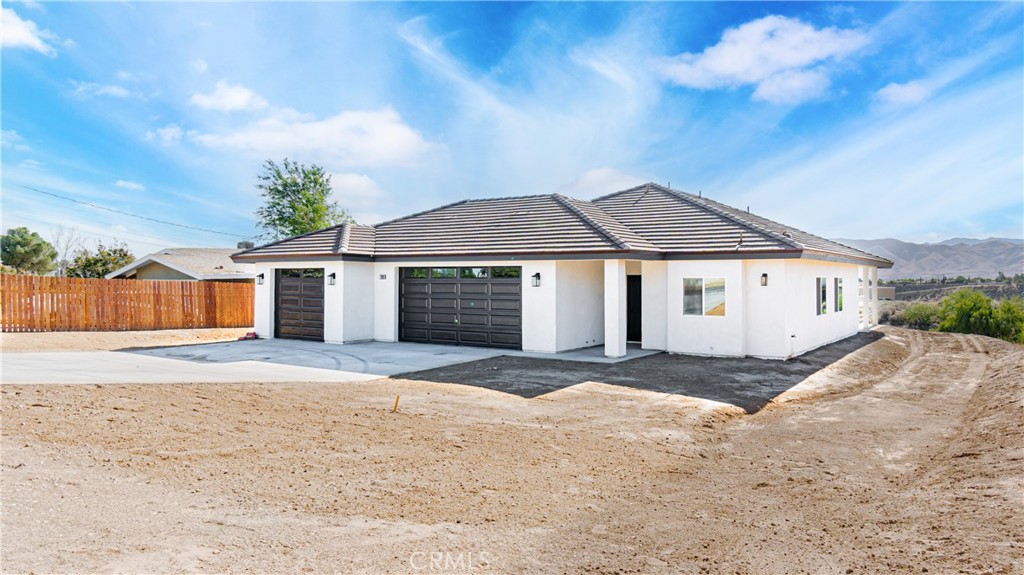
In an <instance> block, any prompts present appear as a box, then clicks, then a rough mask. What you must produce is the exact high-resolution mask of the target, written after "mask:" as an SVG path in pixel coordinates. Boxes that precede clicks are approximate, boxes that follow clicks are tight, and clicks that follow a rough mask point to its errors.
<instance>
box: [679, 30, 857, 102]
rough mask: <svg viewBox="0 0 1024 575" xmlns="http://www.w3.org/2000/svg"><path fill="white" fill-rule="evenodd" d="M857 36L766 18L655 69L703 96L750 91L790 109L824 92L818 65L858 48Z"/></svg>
mask: <svg viewBox="0 0 1024 575" xmlns="http://www.w3.org/2000/svg"><path fill="white" fill-rule="evenodd" d="M867 43H868V36H867V35H866V34H864V33H862V32H860V31H857V30H841V29H838V28H835V27H828V28H815V27H814V26H812V25H810V24H806V23H804V22H802V21H800V20H797V19H793V18H786V17H784V16H766V17H764V18H760V19H758V20H754V21H751V22H747V23H746V24H743V25H741V26H739V27H737V28H729V29H728V30H726V31H725V32H724V33H723V34H722V38H721V40H720V41H719V42H718V43H717V44H715V45H714V46H710V47H708V48H705V49H704V51H703V52H701V53H700V54H693V53H689V52H687V53H684V54H680V55H678V56H675V57H673V58H668V59H665V60H663V61H662V62H661V64H660V71H661V73H662V75H663V76H664V77H665V78H666V79H668V80H669V81H671V82H673V83H675V84H678V85H680V86H686V87H690V88H697V89H702V90H709V89H715V88H736V87H740V86H747V85H753V86H756V89H755V91H754V96H753V97H754V99H758V100H764V101H767V102H771V103H779V104H794V103H799V102H803V101H806V100H811V99H814V98H818V97H820V96H822V95H823V94H824V93H825V91H826V90H827V89H828V86H829V83H830V82H829V78H828V75H827V71H826V70H825V68H824V65H825V64H826V63H828V62H829V61H838V60H842V59H843V58H845V57H847V56H849V55H851V54H852V53H854V52H856V51H857V50H859V49H861V48H863V47H864V46H866V45H867Z"/></svg>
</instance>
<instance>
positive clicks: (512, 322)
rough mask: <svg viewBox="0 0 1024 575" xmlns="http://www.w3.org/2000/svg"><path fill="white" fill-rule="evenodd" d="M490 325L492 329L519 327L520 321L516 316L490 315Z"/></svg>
mask: <svg viewBox="0 0 1024 575" xmlns="http://www.w3.org/2000/svg"><path fill="white" fill-rule="evenodd" d="M491 325H492V326H494V327H520V326H521V325H522V319H521V318H520V317H519V316H516V315H492V316H491Z"/></svg>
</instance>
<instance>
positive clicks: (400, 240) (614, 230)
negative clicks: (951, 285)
mask: <svg viewBox="0 0 1024 575" xmlns="http://www.w3.org/2000/svg"><path fill="white" fill-rule="evenodd" d="M616 253H619V254H632V255H634V257H643V258H647V259H662V258H668V259H675V258H709V259H711V258H714V257H748V256H749V257H755V256H757V257H801V256H807V257H814V258H819V259H828V260H837V261H847V262H855V263H867V264H871V265H877V266H880V267H891V266H892V262H890V261H889V260H886V259H884V258H880V257H878V256H875V255H872V254H869V253H867V252H863V251H860V250H856V249H854V248H851V247H849V246H844V245H842V244H839V243H837V242H833V241H831V240H827V239H825V238H821V237H818V236H815V235H812V234H809V233H807V232H803V231H800V230H797V229H796V228H792V227H789V226H784V225H782V224H779V223H776V222H773V221H771V220H768V219H766V218H762V217H760V216H756V215H753V214H750V213H749V212H745V211H742V210H737V209H735V208H732V207H730V206H727V205H725V204H722V203H719V202H715V201H713V200H709V199H707V198H703V197H700V196H695V195H693V194H688V193H685V192H680V191H677V190H672V189H669V188H666V187H663V186H659V185H657V184H644V185H642V186H637V187H635V188H630V189H628V190H623V191H621V192H616V193H614V194H610V195H607V196H603V197H600V198H597V199H596V200H593V201H586V200H578V199H574V198H568V197H565V196H562V195H558V194H552V195H544V196H522V197H512V198H496V199H485V200H463V201H460V202H455V203H453V204H448V205H446V206H441V207H440V208H436V209H433V210H429V211H425V212H420V213H417V214H413V215H410V216H406V217H403V218H399V219H396V220H391V221H388V222H384V223H381V224H377V225H376V226H373V227H370V226H362V225H357V224H344V225H342V226H335V227H333V228H327V229H325V230H320V231H317V232H313V233H310V234H305V235H301V236H296V237H294V238H289V239H285V240H281V241H278V242H274V243H271V244H267V245H265V246H260V247H256V248H253V249H250V250H247V251H244V252H241V253H238V254H235V256H234V258H235V260H236V261H253V260H264V259H267V260H273V259H278V260H279V259H285V258H292V259H300V258H302V257H321V256H343V257H346V256H347V257H352V256H356V257H359V258H366V259H372V258H388V259H401V258H411V257H453V256H460V257H461V256H475V257H485V256H503V255H507V256H527V255H533V256H561V255H565V256H586V255H588V254H616Z"/></svg>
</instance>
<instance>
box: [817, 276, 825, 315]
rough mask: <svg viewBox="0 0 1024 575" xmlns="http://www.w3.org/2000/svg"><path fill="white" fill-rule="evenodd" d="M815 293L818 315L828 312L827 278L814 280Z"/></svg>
mask: <svg viewBox="0 0 1024 575" xmlns="http://www.w3.org/2000/svg"><path fill="white" fill-rule="evenodd" d="M814 287H815V291H817V292H818V315H825V312H826V311H828V278H815V284H814Z"/></svg>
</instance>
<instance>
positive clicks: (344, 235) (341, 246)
mask: <svg viewBox="0 0 1024 575" xmlns="http://www.w3.org/2000/svg"><path fill="white" fill-rule="evenodd" d="M338 231H339V232H340V233H339V234H338V237H337V239H335V240H334V251H336V252H338V253H342V252H347V251H348V240H349V237H351V236H352V226H351V225H350V224H348V223H346V224H345V225H343V226H342V227H341V229H340V230H338Z"/></svg>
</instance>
